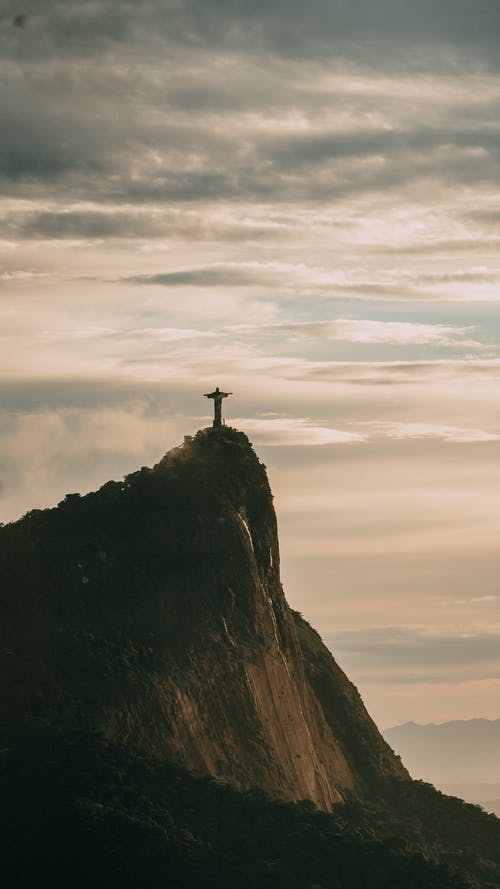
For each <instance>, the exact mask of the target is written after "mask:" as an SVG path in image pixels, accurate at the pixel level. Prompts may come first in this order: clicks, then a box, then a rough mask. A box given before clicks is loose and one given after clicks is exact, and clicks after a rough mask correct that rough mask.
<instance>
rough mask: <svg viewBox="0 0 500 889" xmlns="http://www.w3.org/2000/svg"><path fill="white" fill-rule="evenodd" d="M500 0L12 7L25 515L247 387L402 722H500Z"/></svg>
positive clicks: (10, 314)
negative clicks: (214, 397) (211, 398)
mask: <svg viewBox="0 0 500 889" xmlns="http://www.w3.org/2000/svg"><path fill="white" fill-rule="evenodd" d="M499 29H500V7H499V4H498V0H439V2H436V0H418V2H415V0H413V2H409V0H309V2H308V3H303V2H300V3H299V2H297V0H286V2H285V0H275V2H272V3H269V2H264V0H252V2H249V0H141V2H140V3H137V2H127V0H44V2H43V3H40V0H26V2H23V3H22V4H21V5H20V3H19V2H17V0H16V2H13V0H12V2H11V0H3V3H2V5H1V7H0V41H1V52H0V56H1V58H2V62H1V81H2V91H1V93H0V119H1V121H2V137H1V140H0V180H1V191H0V193H1V201H0V214H1V217H2V219H1V228H0V313H1V326H0V338H1V350H0V361H1V368H2V373H1V377H0V387H1V396H2V397H1V400H0V459H1V466H2V470H1V477H0V493H1V499H0V509H1V515H0V519H2V520H4V521H9V520H11V519H14V518H17V517H18V516H19V515H21V514H22V513H23V512H25V511H26V510H27V509H29V508H32V507H43V506H50V505H53V504H54V503H56V502H57V501H58V500H59V499H61V497H62V496H63V495H64V494H65V493H66V492H68V491H75V490H80V491H82V492H84V491H88V490H92V489H95V488H96V487H98V486H99V485H100V484H101V483H103V482H104V481H106V480H107V479H108V478H110V477H114V478H119V477H121V476H122V475H123V474H124V473H126V472H128V471H132V470H134V469H136V468H137V467H138V466H140V465H144V464H147V465H151V464H152V463H154V462H156V461H157V460H158V459H159V458H160V457H161V455H162V454H163V453H164V451H165V450H167V449H168V448H169V447H171V446H172V445H175V444H177V443H178V442H179V441H180V440H182V436H183V435H184V434H185V433H191V432H193V431H195V430H196V429H198V428H200V427H202V426H204V425H206V424H207V423H208V422H209V413H210V405H209V404H208V403H207V402H206V401H205V400H204V399H203V398H202V396H201V393H203V392H206V391H209V389H211V388H212V387H214V386H215V385H217V384H219V385H220V386H221V387H223V388H226V389H231V390H232V391H233V392H234V393H235V394H234V396H233V398H232V399H228V401H227V402H226V409H227V416H228V421H229V422H230V423H231V424H232V425H235V426H237V427H238V428H240V429H243V430H244V431H246V432H247V433H248V435H249V437H250V438H251V440H252V441H253V442H254V444H255V446H256V448H257V450H258V452H259V454H260V455H261V456H262V458H263V459H264V462H265V463H266V465H267V467H268V470H269V474H270V480H271V484H272V487H273V490H274V493H275V498H276V506H277V510H278V519H279V523H280V538H281V548H282V562H283V579H284V583H285V591H286V593H287V595H288V598H289V600H290V602H291V604H292V605H293V606H294V607H296V608H298V609H299V610H300V611H302V612H303V613H304V615H305V616H306V617H307V618H308V619H309V620H310V621H311V622H312V623H313V624H314V625H315V626H316V627H317V628H318V629H319V630H320V632H321V633H322V635H323V637H324V638H325V640H326V641H327V642H328V643H329V644H330V645H331V647H332V649H333V651H334V652H335V654H336V656H337V658H338V660H339V662H340V663H341V665H342V666H343V667H344V668H345V669H346V670H347V672H348V673H349V675H350V676H351V678H353V679H354V681H355V682H356V683H357V684H358V686H359V688H360V690H361V692H362V694H363V697H364V699H365V701H366V703H367V704H368V706H369V708H370V710H371V712H372V714H373V716H374V717H375V719H376V720H377V722H378V723H379V725H380V726H381V727H387V726H389V725H392V724H395V723H397V722H401V721H404V720H407V719H414V720H416V721H424V722H425V721H443V720H445V719H449V718H470V717H474V716H486V717H490V718H497V717H499V716H500V709H499V704H498V700H499V693H500V589H499V583H498V576H499V569H500V564H499V562H500V559H499V555H498V550H499V547H498V541H499V525H500V520H499V514H500V502H499V496H498V495H499V483H500V465H499V453H500V415H499V409H498V392H499V383H500V349H499V345H500V314H499V302H500V251H499V247H500V163H499V160H500V157H499V155H500V54H499V51H498V34H499Z"/></svg>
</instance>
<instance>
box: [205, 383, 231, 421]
mask: <svg viewBox="0 0 500 889" xmlns="http://www.w3.org/2000/svg"><path fill="white" fill-rule="evenodd" d="M232 394H233V393H232V392H221V391H220V389H219V387H218V386H217V389H216V390H215V392H205V398H213V400H214V422H213V423H212V426H213V428H214V429H220V428H221V426H222V399H223V398H227V396H228V395H232Z"/></svg>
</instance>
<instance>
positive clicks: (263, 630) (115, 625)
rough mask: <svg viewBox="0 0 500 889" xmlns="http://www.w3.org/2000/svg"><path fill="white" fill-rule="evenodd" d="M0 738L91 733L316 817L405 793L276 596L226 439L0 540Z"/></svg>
mask: <svg viewBox="0 0 500 889" xmlns="http://www.w3.org/2000/svg"><path fill="white" fill-rule="evenodd" d="M0 547H1V564H0V569H1V571H2V575H3V583H2V590H3V596H4V597H5V600H6V601H5V609H6V610H7V613H8V614H9V616H10V619H8V620H7V621H6V622H5V623H4V625H3V628H2V632H3V633H5V638H4V640H3V641H2V644H1V647H2V648H3V651H4V661H5V665H6V667H7V669H8V671H9V679H8V688H9V689H10V691H9V697H10V701H9V706H8V707H7V710H8V712H9V713H10V725H11V727H12V726H13V725H14V724H17V725H19V723H23V722H24V723H25V722H26V721H33V720H34V721H38V722H42V723H43V722H47V721H48V722H49V723H51V724H53V723H57V724H58V725H65V726H68V727H72V728H79V727H86V728H88V727H91V728H92V729H95V730H96V731H98V732H100V733H102V734H104V735H105V736H106V737H107V738H110V739H115V740H118V741H120V742H125V743H126V744H128V745H132V746H134V747H135V748H139V749H141V750H143V751H145V752H147V753H152V754H154V755H156V756H160V757H164V758H167V759H169V760H173V761H175V762H177V763H180V764H182V765H184V766H186V767H187V768H188V769H189V770H191V771H192V772H195V773H197V774H205V775H211V776H213V777H216V778H218V779H222V780H223V781H225V782H228V783H231V784H232V785H233V786H235V787H237V788H239V789H249V788H255V787H258V788H260V789H262V790H264V791H265V792H266V793H268V794H269V795H271V796H273V797H276V798H281V799H283V800H299V799H307V800H310V801H311V802H313V803H315V804H316V805H317V806H318V807H320V808H323V809H326V810H328V809H330V808H331V806H332V804H334V803H336V802H339V801H341V800H343V799H344V798H346V797H358V798H359V797H366V796H367V795H371V794H372V793H373V794H376V793H377V787H378V786H379V784H380V782H383V781H384V780H385V779H386V778H387V777H401V778H407V777H408V775H407V772H406V770H405V769H404V767H403V766H402V765H401V762H400V760H399V759H398V758H397V757H396V756H395V755H394V754H393V752H392V751H391V749H390V748H389V746H388V745H387V743H386V742H385V741H384V739H383V738H382V737H381V735H380V734H379V732H378V730H377V728H376V726H375V725H374V723H373V722H372V720H371V719H370V717H369V716H368V714H367V712H366V710H365V708H364V706H363V704H362V702H361V699H360V697H359V695H358V693H357V691H356V689H355V688H354V686H353V685H352V684H351V683H350V682H349V680H348V679H347V677H346V676H345V675H344V673H343V672H342V671H341V670H340V668H339V667H338V666H337V664H336V663H335V661H334V660H333V658H332V656H331V655H330V653H329V652H328V650H327V649H326V648H325V647H324V645H323V644H322V642H321V640H320V638H319V636H318V635H317V634H316V633H315V632H314V630H312V629H311V628H310V627H309V625H308V624H307V623H306V622H305V621H304V620H302V619H301V617H300V616H299V615H298V614H296V613H294V612H292V611H291V609H290V608H289V607H288V605H287V602H286V600H285V597H284V594H283V590H282V587H281V583H280V572H279V546H278V534H277V524H276V516H275V512H274V509H273V505H272V495H271V490H270V487H269V482H268V479H267V475H266V470H265V467H264V466H263V465H262V464H261V463H260V462H259V460H258V458H257V456H256V454H255V452H254V450H253V449H252V446H251V444H250V442H249V440H248V438H247V437H246V436H245V435H244V434H243V433H242V432H238V431H236V430H234V429H230V428H227V427H223V428H222V429H218V430H217V431H214V430H211V429H209V430H203V431H201V432H199V433H198V434H197V435H196V436H195V437H194V438H186V440H185V443H184V445H183V446H182V447H178V448H174V449H173V450H171V451H170V452H169V453H167V454H166V456H165V457H164V458H163V459H162V460H161V461H160V463H158V464H157V465H156V466H155V467H154V468H153V469H146V468H143V469H142V470H140V471H139V472H136V473H134V474H132V475H129V476H128V477H126V478H125V480H124V481H123V482H109V483H108V484H106V485H104V486H103V487H102V488H101V489H100V490H99V491H97V492H96V493H92V494H88V495H87V496H85V497H80V496H79V495H76V494H69V495H67V496H66V498H65V499H64V500H63V501H62V502H61V503H60V504H59V505H58V506H57V508H55V509H51V510H43V511H34V512H31V513H29V514H28V515H27V516H25V517H24V518H23V519H22V520H21V521H19V522H17V523H14V524H12V525H9V526H7V527H5V528H3V529H2V530H1V532H0Z"/></svg>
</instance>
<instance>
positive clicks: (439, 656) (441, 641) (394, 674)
mask: <svg viewBox="0 0 500 889" xmlns="http://www.w3.org/2000/svg"><path fill="white" fill-rule="evenodd" d="M328 642H329V643H330V644H331V647H332V650H333V651H334V653H335V654H336V656H338V658H339V660H340V662H341V663H342V665H343V666H344V667H346V668H347V669H348V670H349V669H351V670H355V673H356V675H357V679H358V681H364V682H366V683H370V682H379V681H383V682H397V683H399V682H403V683H404V682H407V683H413V682H419V681H423V680H424V679H425V680H426V681H435V682H437V681H440V680H447V681H450V680H453V679H456V680H459V679H470V678H471V675H472V672H471V668H473V667H475V668H476V670H477V671H479V672H480V673H481V674H482V675H485V676H492V675H494V676H495V677H499V676H500V629H492V630H485V629H484V628H481V629H480V630H478V631H476V632H475V631H474V630H473V629H472V630H470V631H468V632H463V631H462V630H461V629H460V628H459V627H455V628H446V627H445V628H443V627H430V628H422V627H400V626H395V627H391V626H387V627H375V628H370V629H361V630H345V631H342V632H339V633H335V634H332V635H330V636H329V637H328Z"/></svg>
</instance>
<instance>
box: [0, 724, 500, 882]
mask: <svg viewBox="0 0 500 889" xmlns="http://www.w3.org/2000/svg"><path fill="white" fill-rule="evenodd" d="M0 761H1V766H2V772H3V781H2V783H3V785H4V797H3V798H4V811H5V813H6V816H7V817H6V819H5V827H4V830H3V840H4V848H5V856H4V859H3V862H2V873H3V876H4V878H5V879H6V881H7V884H8V885H12V886H22V887H23V889H29V887H35V886H36V887H39V886H42V885H43V886H49V885H50V886H51V887H52V889H58V887H66V886H71V887H72V889H84V887H85V889H87V887H93V889H101V887H103V889H104V887H106V889H113V887H120V889H137V887H138V886H143V887H145V889H156V887H158V889H160V887H161V889H165V887H168V889H201V887H203V889H255V887H259V889H402V887H405V889H423V887H425V889H478V887H482V889H487V887H494V886H498V883H497V882H495V880H494V877H492V879H491V881H490V879H489V878H488V863H487V862H484V863H483V872H484V874H485V875H483V876H481V877H480V878H479V879H477V878H476V877H474V876H472V875H471V873H470V871H469V864H470V862H469V860H468V858H467V856H464V860H463V861H460V860H453V861H452V860H451V859H449V862H448V864H443V863H442V862H441V863H440V862H439V860H438V859H439V856H438V855H437V854H436V850H430V849H426V848H425V845H424V844H422V842H421V839H420V838H419V837H418V836H416V837H412V836H411V833H409V832H408V830H407V828H406V826H405V824H404V823H403V824H401V825H398V823H397V820H395V819H392V822H391V821H389V820H384V816H383V813H382V811H381V810H379V811H378V812H375V811H373V810H372V811H367V810H363V809H362V808H360V807H358V808H349V807H342V808H341V809H339V810H338V813H336V814H334V815H327V814H325V813H322V812H317V811H315V810H314V807H312V806H311V804H310V803H299V804H295V805H293V804H287V803H277V802H272V801H270V800H269V799H267V798H266V797H265V796H264V795H263V794H261V793H260V792H253V793H246V794H242V793H238V792H237V791H235V790H232V789H231V788H229V787H227V786H224V785H221V784H219V783H217V782H216V781H214V780H210V779H200V778H194V777H193V776H192V775H190V774H189V773H187V772H186V771H184V770H182V769H180V768H178V767H175V766H172V765H169V764H165V763H159V762H158V761H157V760H152V759H148V758H146V757H144V756H139V755H137V754H134V753H132V752H131V751H127V750H125V749H124V748H123V747H120V746H117V745H108V744H105V743H104V742H103V741H102V740H101V739H99V737H98V736H96V735H91V734H85V733H81V732H74V733H68V732H65V733H58V732H56V731H54V730H51V731H46V732H40V731H37V732H34V733H33V734H30V735H25V736H24V738H23V739H22V740H21V739H18V742H17V744H16V746H15V748H13V749H12V750H6V751H5V750H4V751H3V752H2V756H1V759H0ZM398 827H399V828H400V831H399V835H398ZM476 865H477V862H476ZM476 873H477V867H476Z"/></svg>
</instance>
